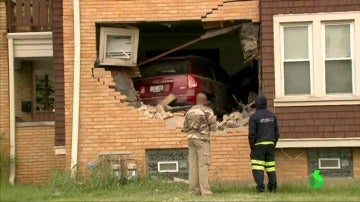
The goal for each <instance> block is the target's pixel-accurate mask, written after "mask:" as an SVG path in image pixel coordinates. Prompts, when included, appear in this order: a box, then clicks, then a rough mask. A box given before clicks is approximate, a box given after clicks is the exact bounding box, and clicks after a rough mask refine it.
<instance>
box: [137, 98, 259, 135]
mask: <svg viewBox="0 0 360 202" xmlns="http://www.w3.org/2000/svg"><path fill="white" fill-rule="evenodd" d="M252 105H254V102H252V103H250V104H248V105H246V106H245V105H244V106H243V107H242V109H243V110H242V112H240V111H234V112H232V113H230V114H225V115H223V117H222V120H221V121H219V122H218V130H225V129H226V128H239V127H246V126H247V125H248V122H249V117H250V115H251V114H253V113H254V111H255V109H253V108H252ZM169 108H170V109H172V107H168V106H165V107H164V106H163V105H160V104H159V105H156V106H152V105H144V104H143V105H141V106H140V107H138V108H137V110H138V111H139V112H141V113H143V114H144V115H145V116H147V117H148V118H150V119H161V120H164V121H165V123H166V125H167V126H170V127H175V128H182V127H183V124H184V119H185V114H186V110H184V108H183V107H181V109H183V110H181V111H176V110H175V111H173V112H171V111H169V110H168V109H169ZM188 108H189V107H188ZM188 108H187V109H188ZM179 109H180V108H179Z"/></svg>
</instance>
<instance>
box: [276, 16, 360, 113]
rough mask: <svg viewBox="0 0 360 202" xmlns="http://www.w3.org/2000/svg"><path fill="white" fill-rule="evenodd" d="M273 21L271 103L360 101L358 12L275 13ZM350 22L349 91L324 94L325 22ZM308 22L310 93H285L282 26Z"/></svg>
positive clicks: (324, 103) (342, 102) (356, 102)
mask: <svg viewBox="0 0 360 202" xmlns="http://www.w3.org/2000/svg"><path fill="white" fill-rule="evenodd" d="M273 20H274V26H273V28H274V30H273V31H274V71H275V99H274V106H276V107H277V106H280V107H281V106H317V105H354V104H360V12H358V11H352V12H334V13H314V14H287V15H275V16H274V17H273ZM334 22H336V23H337V22H339V23H344V22H351V28H350V29H351V30H350V31H351V34H352V36H351V40H352V41H351V43H352V44H351V53H352V62H353V63H352V65H353V68H352V71H353V72H352V74H353V75H352V77H353V86H352V87H353V92H352V94H344V93H342V94H326V93H325V90H326V89H325V49H324V46H325V43H324V40H325V39H324V34H325V33H324V29H325V24H326V23H334ZM291 23H294V24H295V23H296V24H310V25H309V26H310V27H309V32H310V35H311V37H309V48H310V49H311V50H309V54H311V55H310V56H309V57H310V85H311V88H310V92H311V93H310V95H285V88H284V74H283V58H282V57H283V53H282V52H281V51H283V47H282V44H283V42H282V40H283V32H282V30H283V26H286V25H291Z"/></svg>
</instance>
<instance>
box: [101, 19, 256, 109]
mask: <svg viewBox="0 0 360 202" xmlns="http://www.w3.org/2000/svg"><path fill="white" fill-rule="evenodd" d="M233 25H241V26H239V28H238V29H236V30H233V31H231V32H227V33H222V34H219V35H217V36H214V37H209V38H206V39H203V40H198V41H196V42H194V43H189V42H191V41H194V39H195V40H196V39H197V38H199V37H201V36H202V35H204V33H207V32H211V31H214V30H220V32H221V30H222V29H225V28H227V27H231V26H233ZM104 26H106V27H122V28H124V27H131V28H134V27H135V28H137V29H139V45H138V50H137V56H138V58H137V64H138V65H139V64H140V65H141V64H142V63H144V62H146V61H147V60H149V59H151V58H154V57H157V56H159V55H161V54H164V53H166V52H168V54H166V55H164V56H162V57H169V56H186V55H198V56H202V57H205V58H207V59H209V60H212V61H213V62H215V63H217V64H219V65H220V66H221V67H222V68H223V69H224V70H225V71H226V72H227V74H228V75H229V76H230V78H231V80H230V84H231V87H232V88H233V97H234V98H235V99H234V98H230V99H234V104H233V110H232V111H236V110H242V109H240V108H241V107H242V108H243V107H244V106H245V105H248V104H251V102H252V101H253V100H254V98H255V95H256V94H258V92H259V88H260V86H261V85H260V84H259V78H258V73H259V70H258V69H259V66H258V60H259V54H258V31H259V29H258V27H259V26H258V25H257V24H253V23H251V22H247V21H231V22H221V23H213V24H212V26H209V25H208V24H206V23H202V22H200V21H177V22H138V23H131V24H129V23H127V24H125V23H118V24H114V23H108V24H106V23H102V24H97V32H98V33H99V28H100V27H104ZM97 38H98V37H97ZM184 44H185V45H184ZM99 46H100V43H99V40H98V39H97V48H98V50H99ZM162 57H161V58H162ZM96 66H101V65H99V64H97V63H96V61H95V67H96ZM134 68H138V67H120V66H112V67H106V69H108V70H111V71H112V72H113V75H114V80H116V75H118V72H120V73H121V72H122V74H123V77H125V78H128V77H129V78H130V79H131V78H132V79H134V78H137V77H139V76H141V72H138V73H139V74H137V73H134ZM114 72H115V73H114ZM127 83H128V84H124V86H129V87H128V90H130V91H133V87H132V85H133V82H132V81H131V80H128V81H127ZM129 97H130V100H128V101H130V102H131V101H134V99H133V98H134V93H132V95H131V96H129ZM139 101H141V99H139ZM136 106H139V105H136ZM232 111H229V114H230V113H231V112H232Z"/></svg>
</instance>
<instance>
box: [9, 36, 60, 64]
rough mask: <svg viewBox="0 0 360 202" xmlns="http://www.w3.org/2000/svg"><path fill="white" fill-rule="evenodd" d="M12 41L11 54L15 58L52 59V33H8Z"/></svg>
mask: <svg viewBox="0 0 360 202" xmlns="http://www.w3.org/2000/svg"><path fill="white" fill-rule="evenodd" d="M7 37H8V39H12V40H13V54H14V57H16V58H29V57H52V56H53V39H52V32H29V33H8V35H7Z"/></svg>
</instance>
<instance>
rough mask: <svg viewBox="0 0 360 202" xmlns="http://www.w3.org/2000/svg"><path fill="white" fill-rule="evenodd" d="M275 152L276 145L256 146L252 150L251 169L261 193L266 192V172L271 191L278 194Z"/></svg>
mask: <svg viewBox="0 0 360 202" xmlns="http://www.w3.org/2000/svg"><path fill="white" fill-rule="evenodd" d="M274 151H275V145H274V144H266V145H262V144H259V145H255V146H254V147H253V148H252V149H251V154H250V158H251V168H252V173H253V177H254V180H255V183H256V188H257V190H258V191H259V192H263V191H265V185H264V171H265V172H266V173H267V176H268V189H269V191H271V192H276V188H277V180H276V170H275V155H274Z"/></svg>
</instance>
